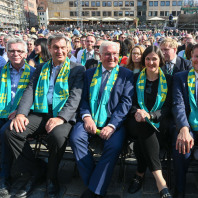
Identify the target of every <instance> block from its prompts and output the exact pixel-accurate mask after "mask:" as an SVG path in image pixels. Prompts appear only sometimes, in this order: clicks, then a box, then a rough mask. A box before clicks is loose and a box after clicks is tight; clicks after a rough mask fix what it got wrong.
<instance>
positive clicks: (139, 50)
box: [126, 45, 144, 74]
mask: <svg viewBox="0 0 198 198" xmlns="http://www.w3.org/2000/svg"><path fill="white" fill-rule="evenodd" d="M143 52H144V48H143V47H142V46H140V45H137V46H135V47H133V48H132V49H131V51H130V54H129V58H128V62H127V65H126V67H127V68H128V69H130V70H132V71H133V73H134V74H135V73H138V72H140V71H141V70H142V68H143V67H142V54H143Z"/></svg>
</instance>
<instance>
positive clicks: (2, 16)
mask: <svg viewBox="0 0 198 198" xmlns="http://www.w3.org/2000/svg"><path fill="white" fill-rule="evenodd" d="M23 8H24V1H23V0H0V29H1V30H2V29H7V30H11V31H15V30H16V29H25V28H26V25H27V24H26V20H25V15H24V9H23Z"/></svg>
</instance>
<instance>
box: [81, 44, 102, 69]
mask: <svg viewBox="0 0 198 198" xmlns="http://www.w3.org/2000/svg"><path fill="white" fill-rule="evenodd" d="M102 42H103V40H98V41H96V43H95V45H94V58H91V59H89V60H87V61H86V63H85V68H86V70H87V69H91V68H94V67H97V66H98V63H99V61H100V56H99V54H100V53H99V48H100V45H101V44H102Z"/></svg>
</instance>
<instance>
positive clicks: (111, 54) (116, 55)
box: [104, 53, 119, 57]
mask: <svg viewBox="0 0 198 198" xmlns="http://www.w3.org/2000/svg"><path fill="white" fill-rule="evenodd" d="M104 55H105V56H106V57H111V56H113V57H118V56H119V53H104Z"/></svg>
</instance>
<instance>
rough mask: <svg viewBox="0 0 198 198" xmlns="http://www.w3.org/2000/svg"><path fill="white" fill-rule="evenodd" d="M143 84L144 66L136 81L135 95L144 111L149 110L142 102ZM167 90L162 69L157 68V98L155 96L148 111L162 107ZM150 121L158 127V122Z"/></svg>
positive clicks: (144, 82)
mask: <svg viewBox="0 0 198 198" xmlns="http://www.w3.org/2000/svg"><path fill="white" fill-rule="evenodd" d="M145 85H146V68H144V69H143V70H142V71H141V73H140V75H139V77H138V80H137V83H136V91H137V97H138V104H139V106H140V108H141V109H144V110H145V111H146V112H149V111H148V109H147V108H146V106H145V103H144V90H145ZM167 92H168V87H167V82H166V77H165V75H164V73H163V71H162V70H161V68H159V85H158V93H157V98H156V101H155V104H154V106H153V108H152V109H151V111H150V112H155V111H157V110H159V109H161V108H162V106H163V104H164V102H165V100H166V96H167ZM151 123H152V124H153V125H154V126H155V127H157V128H159V123H154V122H151Z"/></svg>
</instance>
